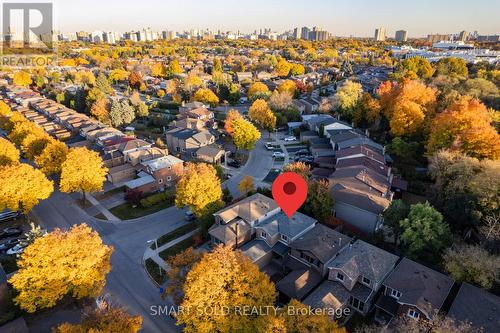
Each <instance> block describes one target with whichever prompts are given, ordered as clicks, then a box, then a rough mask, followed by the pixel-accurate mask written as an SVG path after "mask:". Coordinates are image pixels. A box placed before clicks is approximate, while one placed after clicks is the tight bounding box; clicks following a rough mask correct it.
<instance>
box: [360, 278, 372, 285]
mask: <svg viewBox="0 0 500 333" xmlns="http://www.w3.org/2000/svg"><path fill="white" fill-rule="evenodd" d="M361 282H362V283H363V284H365V285H367V286H370V283H371V281H370V279H368V278H365V277H364V276H363V278H362V279H361Z"/></svg>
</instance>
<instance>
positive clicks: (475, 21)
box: [53, 0, 500, 37]
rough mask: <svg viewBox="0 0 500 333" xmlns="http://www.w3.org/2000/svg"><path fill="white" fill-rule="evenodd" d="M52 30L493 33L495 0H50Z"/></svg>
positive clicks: (499, 7)
mask: <svg viewBox="0 0 500 333" xmlns="http://www.w3.org/2000/svg"><path fill="white" fill-rule="evenodd" d="M53 3H54V10H55V25H56V30H60V31H62V32H75V31H79V30H84V31H89V32H92V31H95V30H103V31H116V32H124V31H128V30H138V29H142V28H145V27H151V28H152V29H153V30H156V31H161V30H173V31H184V30H189V29H206V28H208V29H211V30H213V31H217V30H219V29H220V30H221V31H238V30H240V31H241V32H252V31H254V30H259V29H261V28H271V29H272V30H273V31H277V32H283V31H285V30H290V29H293V28H294V27H302V26H311V27H312V26H319V27H322V28H323V29H325V30H327V31H329V32H331V33H332V34H334V35H336V36H356V37H366V36H370V37H371V36H373V34H374V30H375V28H377V27H379V26H383V27H385V28H386V32H387V35H388V36H393V35H394V32H395V31H396V30H407V31H408V34H409V36H410V37H421V36H426V35H427V34H431V33H458V32H460V31H462V30H466V31H470V32H472V31H478V32H479V33H480V34H498V33H500V20H499V15H498V14H499V13H500V0H474V1H471V0H413V1H408V0H347V1H346V0H300V1H299V0H248V1H237V0H177V1H172V0H137V1H131V0H53Z"/></svg>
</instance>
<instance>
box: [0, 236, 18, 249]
mask: <svg viewBox="0 0 500 333" xmlns="http://www.w3.org/2000/svg"><path fill="white" fill-rule="evenodd" d="M18 243H19V239H16V238H13V239H8V240H6V241H4V242H1V243H0V252H5V251H7V250H8V249H11V248H13V247H14V246H16V245H17V244H18Z"/></svg>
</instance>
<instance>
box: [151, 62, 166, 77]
mask: <svg viewBox="0 0 500 333" xmlns="http://www.w3.org/2000/svg"><path fill="white" fill-rule="evenodd" d="M151 75H152V76H155V77H165V76H166V75H167V67H165V66H164V65H163V64H162V63H159V62H157V63H156V64H154V65H153V66H151Z"/></svg>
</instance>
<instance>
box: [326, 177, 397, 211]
mask: <svg viewBox="0 0 500 333" xmlns="http://www.w3.org/2000/svg"><path fill="white" fill-rule="evenodd" d="M330 193H331V194H332V196H333V197H334V198H335V201H338V202H343V203H346V204H348V205H351V206H354V207H358V208H360V209H362V210H366V211H368V212H372V213H374V214H377V215H378V214H380V213H382V212H383V211H384V210H385V209H386V208H387V207H389V205H390V201H389V200H387V199H385V198H382V197H380V196H375V195H370V194H369V193H366V192H363V191H357V190H353V189H351V188H348V187H346V186H345V185H343V184H335V185H333V186H332V187H331V189H330Z"/></svg>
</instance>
